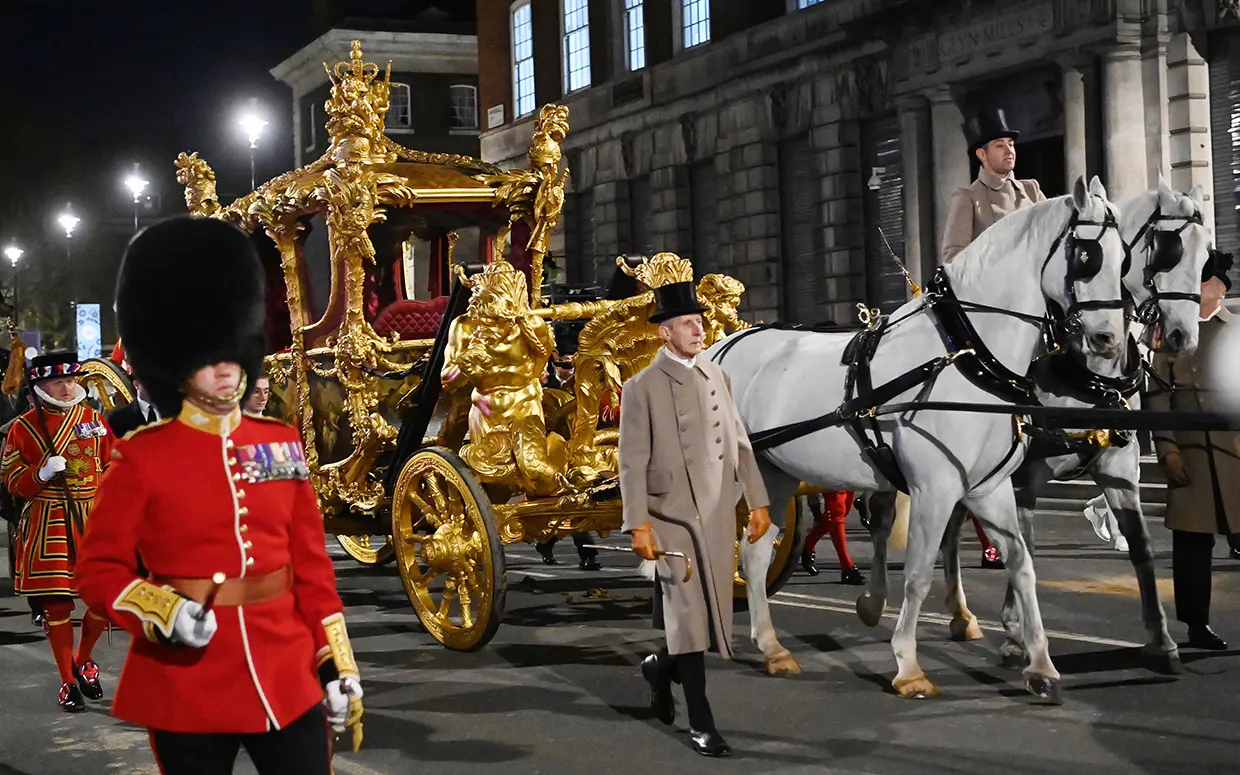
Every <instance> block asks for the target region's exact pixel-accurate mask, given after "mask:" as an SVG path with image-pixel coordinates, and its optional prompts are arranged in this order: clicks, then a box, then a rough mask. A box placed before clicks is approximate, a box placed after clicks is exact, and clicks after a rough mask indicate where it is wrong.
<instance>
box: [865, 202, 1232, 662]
mask: <svg viewBox="0 0 1240 775" xmlns="http://www.w3.org/2000/svg"><path fill="white" fill-rule="evenodd" d="M1201 197H1202V192H1201V189H1200V188H1194V189H1193V190H1192V191H1191V192H1189V193H1188V194H1178V193H1176V192H1175V191H1173V190H1171V189H1170V188H1169V187H1168V186H1167V185H1166V183H1165V182H1163V181H1162V180H1160V181H1159V186H1158V188H1157V189H1154V190H1152V191H1147V192H1144V193H1141V194H1138V195H1136V196H1134V197H1132V198H1129V199H1126V200H1125V201H1123V202H1122V203H1121V204H1120V212H1121V219H1120V234H1121V235H1122V237H1123V239H1124V244H1125V245H1127V246H1128V247H1129V257H1128V271H1127V272H1126V273H1125V274H1124V287H1125V288H1126V289H1127V290H1128V292H1129V293H1130V294H1131V295H1132V297H1133V301H1134V303H1135V306H1136V308H1137V309H1139V310H1141V309H1145V310H1149V311H1150V313H1152V314H1151V315H1149V316H1146V321H1147V322H1148V323H1150V324H1151V325H1154V324H1157V325H1159V326H1161V328H1162V340H1163V347H1164V348H1165V349H1166V350H1168V351H1170V352H1172V353H1191V352H1192V351H1193V350H1195V349H1196V347H1197V330H1198V329H1197V323H1198V317H1199V315H1200V302H1201V278H1202V274H1203V271H1204V268H1205V266H1206V262H1207V261H1208V260H1209V247H1210V234H1209V232H1208V230H1207V229H1206V227H1205V226H1204V225H1203V224H1202V222H1201ZM1154 315H1156V316H1157V317H1156V319H1155V318H1154V317H1153V316H1154ZM1072 357H1073V356H1072V355H1071V354H1067V355H1063V356H1060V357H1059V360H1060V362H1061V363H1063V362H1064V361H1068V360H1069V359H1071V358H1072ZM1139 358H1140V356H1139V355H1138V354H1137V352H1136V346H1135V342H1133V343H1131V346H1130V347H1129V348H1128V349H1127V350H1126V351H1125V357H1123V358H1121V359H1120V361H1119V362H1118V364H1117V369H1116V371H1115V373H1113V374H1110V375H1102V376H1104V377H1109V378H1110V379H1109V380H1099V383H1101V384H1100V386H1101V387H1105V388H1112V389H1116V390H1120V391H1122V392H1128V393H1129V394H1130V397H1128V404H1129V405H1130V406H1131V407H1132V408H1133V409H1140V408H1141V396H1140V393H1139V392H1135V391H1136V386H1137V385H1138V384H1139V378H1140V376H1141V372H1140V369H1141V364H1140V362H1139ZM1046 363H1047V364H1048V368H1047V369H1044V370H1042V373H1041V374H1039V377H1040V379H1039V383H1040V386H1045V387H1046V389H1039V390H1038V398H1039V399H1040V400H1041V401H1042V403H1044V404H1046V405H1048V406H1070V407H1091V406H1095V405H1097V401H1091V400H1089V398H1090V397H1089V396H1088V395H1082V394H1080V393H1077V394H1076V395H1073V394H1072V393H1073V392H1074V391H1072V390H1066V391H1064V390H1061V389H1060V388H1062V387H1063V386H1064V382H1065V380H1064V379H1063V377H1064V371H1065V369H1063V368H1056V367H1055V365H1053V364H1052V361H1050V360H1048V361H1047V362H1046ZM1063 365H1065V366H1067V369H1066V371H1071V368H1072V367H1071V366H1070V365H1068V364H1063ZM1125 383H1127V384H1125ZM1120 385H1123V387H1120ZM1095 395H1096V393H1095ZM1082 399H1084V400H1082ZM1139 456H1140V448H1139V445H1138V443H1137V441H1136V439H1131V440H1130V441H1129V442H1128V443H1127V444H1126V445H1125V446H1114V445H1113V446H1107V447H1103V448H1102V449H1101V450H1100V451H1097V450H1095V451H1092V452H1090V451H1083V452H1079V453H1072V454H1060V455H1056V456H1054V457H1040V458H1033V457H1028V458H1026V461H1025V464H1024V466H1022V469H1021V470H1020V472H1019V473H1018V474H1017V475H1016V476H1014V479H1016V480H1017V481H1018V482H1019V483H1020V486H1018V488H1017V492H1016V502H1017V506H1018V514H1019V517H1020V526H1021V532H1022V533H1023V534H1024V536H1025V542H1026V544H1028V546H1029V547H1030V549H1031V550H1032V547H1033V545H1034V542H1033V513H1034V508H1035V507H1036V506H1037V499H1038V493H1039V492H1040V491H1041V490H1042V488H1043V487H1045V486H1046V484H1047V483H1049V482H1050V481H1051V480H1052V479H1057V478H1063V477H1065V476H1066V475H1068V474H1070V473H1071V472H1075V471H1080V470H1082V469H1086V470H1088V472H1089V473H1090V475H1091V476H1092V477H1093V479H1094V481H1095V482H1097V484H1098V486H1099V487H1101V488H1102V491H1103V494H1104V495H1105V497H1106V500H1107V504H1108V505H1109V506H1110V507H1111V510H1112V512H1114V514H1115V515H1116V520H1117V522H1118V523H1119V526H1120V531H1121V532H1122V533H1123V535H1124V537H1125V538H1126V539H1127V540H1128V556H1129V559H1130V560H1131V562H1132V566H1133V569H1134V570H1135V571H1136V575H1137V587H1138V589H1139V590H1140V593H1141V618H1142V621H1143V622H1144V624H1145V627H1146V632H1147V636H1148V640H1147V641H1146V646H1145V649H1144V651H1145V653H1146V654H1147V655H1148V656H1150V657H1152V659H1153V661H1152V664H1151V666H1152V667H1153V668H1154V669H1155V670H1156V671H1158V672H1162V673H1168V674H1178V673H1179V672H1181V671H1182V670H1183V666H1182V665H1181V664H1180V656H1179V650H1178V649H1177V647H1176V644H1175V641H1174V640H1172V639H1171V636H1170V634H1169V633H1168V632H1167V615H1166V613H1165V612H1164V611H1163V607H1162V604H1161V603H1160V602H1159V599H1158V590H1157V587H1156V584H1155V578H1154V553H1153V549H1152V547H1151V544H1150V534H1149V530H1148V528H1147V527H1146V524H1145V515H1144V513H1143V512H1142V509H1141V492H1140V475H1141V468H1140V460H1139ZM871 515H872V516H871V528H872V530H874V533H873V539H874V541H875V544H876V546H878V545H882V546H885V545H886V542H887V534H888V532H889V531H890V525H891V523H892V518H891V517H890V516H883V517H881V518H877V519H876V518H875V517H877V516H879V515H878V514H877V512H875V511H874V510H872V511H871ZM963 521H964V511H963V509H961V510H958V512H957V514H955V515H954V517H953V519H952V522H951V524H950V526H949V528H948V531H947V534H946V535H945V536H944V539H943V546H942V548H943V570H944V575H945V577H946V582H947V590H948V594H947V600H948V605H949V607H950V608H951V610H952V613H953V621H963V622H964V626H963V627H960V626H957V627H953V629H952V635H953V637H954V638H956V639H958V640H976V639H980V638H981V637H982V633H981V630H980V628H979V627H978V626H977V620H976V618H975V617H974V616H973V614H972V613H971V612H970V611H969V610H968V606H967V604H966V602H965V596H964V588H963V586H962V582H961V577H960V552H959V544H960V529H961V526H962V524H963ZM886 574H887V568H886V563H885V561H884V562H882V563H879V561H878V554H877V552H876V555H875V562H874V567H873V569H872V571H871V575H870V585H869V588H868V590H867V592H866V593H864V594H868V595H870V596H872V597H874V598H876V599H884V598H885V597H886ZM1019 618H1020V611H1019V609H1018V607H1017V604H1016V598H1015V595H1014V593H1013V589H1012V587H1011V585H1010V584H1009V585H1008V590H1007V596H1006V598H1005V599H1004V605H1003V615H1002V620H1003V623H1004V630H1005V631H1006V638H1005V640H1004V642H1003V644H1002V645H1001V646H1000V647H999V654H1000V658H1001V661H1002V664H1003V665H1004V666H1005V667H1009V668H1013V669H1015V668H1019V667H1022V666H1023V665H1024V663H1025V661H1026V655H1025V651H1024V647H1023V645H1022V643H1021V639H1020V621H1019Z"/></svg>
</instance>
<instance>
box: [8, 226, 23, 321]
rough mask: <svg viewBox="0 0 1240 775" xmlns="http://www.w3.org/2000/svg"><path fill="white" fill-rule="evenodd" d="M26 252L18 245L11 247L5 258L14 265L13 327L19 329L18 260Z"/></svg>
mask: <svg viewBox="0 0 1240 775" xmlns="http://www.w3.org/2000/svg"><path fill="white" fill-rule="evenodd" d="M25 252H26V251H24V250H22V249H21V248H19V247H17V246H16V245H9V246H8V247H6V248H5V249H4V256H5V258H7V259H8V260H9V263H10V264H12V265H13V327H14V328H16V327H17V260H18V259H19V258H21V257H22V254H23V253H25Z"/></svg>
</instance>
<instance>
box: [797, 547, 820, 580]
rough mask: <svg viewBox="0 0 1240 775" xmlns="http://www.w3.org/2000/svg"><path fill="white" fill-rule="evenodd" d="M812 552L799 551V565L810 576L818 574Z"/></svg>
mask: <svg viewBox="0 0 1240 775" xmlns="http://www.w3.org/2000/svg"><path fill="white" fill-rule="evenodd" d="M816 559H817V558H815V557H814V553H813V552H801V567H802V568H804V569H805V572H806V573H808V574H809V575H811V576H817V575H818V563H817V562H816Z"/></svg>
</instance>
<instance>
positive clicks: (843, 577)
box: [840, 565, 865, 587]
mask: <svg viewBox="0 0 1240 775" xmlns="http://www.w3.org/2000/svg"><path fill="white" fill-rule="evenodd" d="M840 583H841V584H847V585H848V586H850V587H864V586H865V576H862V575H861V571H860V570H858V568H857V566H856V565H849V566H848V567H847V568H845V569H843V570H842V571H840Z"/></svg>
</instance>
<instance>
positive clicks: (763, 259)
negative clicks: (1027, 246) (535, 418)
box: [478, 0, 1240, 323]
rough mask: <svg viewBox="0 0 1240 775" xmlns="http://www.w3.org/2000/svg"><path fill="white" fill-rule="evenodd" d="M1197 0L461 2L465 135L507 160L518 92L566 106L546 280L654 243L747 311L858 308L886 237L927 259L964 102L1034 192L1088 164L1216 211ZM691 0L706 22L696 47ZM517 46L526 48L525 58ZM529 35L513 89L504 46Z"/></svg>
mask: <svg viewBox="0 0 1240 775" xmlns="http://www.w3.org/2000/svg"><path fill="white" fill-rule="evenodd" d="M1228 1H1229V0H1225V2H1228ZM1184 2H1185V3H1197V4H1198V5H1201V4H1203V0H1184ZM802 6H806V7H802ZM635 7H639V8H640V9H641V11H642V19H641V22H642V23H641V24H640V25H639V24H637V23H635V21H634V17H633V9H634V8H635ZM523 8H524V9H525V10H522V9H523ZM582 8H584V9H585V17H584V18H585V19H586V26H585V31H584V35H583V33H582V32H581V30H582V20H583V16H582ZM566 11H567V12H569V13H567V14H566ZM1191 11H1192V9H1186V8H1184V7H1181V3H1180V2H1178V0H1021V2H996V1H993V0H992V1H985V0H819V1H818V2H807V0H787V2H784V1H783V0H780V2H776V1H775V0H516V2H513V0H478V19H479V26H478V34H479V83H480V107H481V111H482V113H483V114H484V116H485V118H484V127H483V134H482V141H481V144H482V154H483V157H484V158H485V159H487V160H489V161H493V162H496V163H499V164H502V165H508V164H513V165H516V164H523V163H524V159H523V154H524V151H525V149H526V147H527V146H528V144H529V140H530V134H531V132H532V131H533V118H534V116H535V115H536V108H534V109H533V112H525V114H524V115H514V113H515V112H520V111H514V107H516V108H518V109H519V108H522V107H524V108H525V109H526V111H529V110H530V109H531V108H530V106H532V105H536V106H541V105H542V104H544V103H546V102H559V103H562V104H565V105H567V106H568V107H569V108H570V110H571V115H570V119H569V120H570V124H571V131H570V133H569V136H568V138H567V140H566V141H565V143H564V148H565V152H566V158H567V159H568V162H569V166H570V169H571V182H570V191H569V196H568V201H567V204H566V206H565V213H564V219H563V221H562V224H561V227H560V229H559V234H558V235H557V239H556V242H555V243H554V244H553V251H554V252H555V253H557V254H558V255H560V256H562V258H563V260H562V262H560V263H561V265H562V271H563V275H564V277H563V278H562V279H565V280H567V281H569V282H583V283H591V282H595V283H603V284H605V283H606V282H607V280H608V278H609V277H610V275H611V272H612V271H613V267H614V260H615V256H616V255H617V254H619V253H624V252H643V253H650V252H652V251H659V250H670V251H674V252H677V253H679V254H681V255H683V256H686V257H688V258H690V259H692V260H693V262H694V266H695V268H696V270H697V271H698V273H699V274H701V273H706V272H710V271H724V272H727V273H729V274H732V275H734V276H736V277H737V278H739V279H740V280H742V281H743V282H744V283H745V284H746V286H747V293H746V299H745V307H744V308H743V312H744V313H745V315H746V317H748V318H749V319H761V320H773V319H782V320H787V321H794V322H813V321H819V320H824V319H832V320H834V321H836V322H840V323H844V322H854V321H855V320H856V304H857V303H858V302H864V303H866V304H867V305H871V306H881V307H883V308H885V309H891V308H893V307H894V306H897V305H898V304H899V303H902V302H903V301H904V299H905V298H906V286H905V283H904V280H903V277H902V276H901V274H900V272H899V270H898V268H897V266H896V264H895V262H894V261H893V260H892V258H891V253H892V252H894V253H895V254H897V255H899V256H901V257H902V258H903V260H904V261H905V263H906V264H907V266H908V268H909V271H910V273H911V274H912V276H913V279H914V280H915V281H921V280H922V278H924V277H926V276H928V274H929V272H930V271H932V269H933V267H934V266H935V265H937V263H938V259H937V254H938V244H939V238H940V235H941V233H942V229H943V224H944V220H945V216H946V207H947V204H948V201H949V199H950V196H951V193H952V192H953V191H954V190H955V189H956V188H958V187H960V186H964V185H967V184H968V183H969V182H970V180H971V179H972V178H973V176H974V175H975V174H976V163H975V162H972V161H971V159H970V157H969V154H968V152H967V148H966V141H965V137H964V134H963V131H962V123H963V121H964V117H965V115H966V114H967V113H968V112H970V111H971V110H974V109H978V108H983V107H988V106H994V107H1002V108H1004V109H1005V110H1006V111H1007V114H1008V117H1009V120H1010V121H1011V122H1012V123H1014V124H1015V125H1016V126H1017V127H1018V128H1019V129H1021V130H1022V133H1023V134H1022V138H1021V142H1020V143H1018V146H1017V147H1018V151H1017V174H1018V175H1019V176H1021V177H1036V178H1038V179H1039V181H1040V182H1041V183H1042V188H1043V189H1044V190H1045V191H1046V193H1047V194H1048V195H1051V196H1053V195H1056V194H1063V193H1068V191H1069V189H1070V185H1071V181H1072V180H1073V179H1074V178H1075V177H1076V176H1077V175H1094V174H1097V175H1099V176H1100V177H1101V179H1102V181H1103V182H1104V184H1105V185H1106V186H1107V190H1108V192H1109V194H1110V195H1111V198H1112V199H1114V200H1120V199H1122V198H1123V197H1125V196H1127V195H1131V194H1134V193H1137V192H1139V191H1142V190H1145V189H1149V188H1152V187H1153V186H1155V185H1156V184H1157V180H1158V176H1159V174H1160V172H1161V174H1163V175H1164V176H1165V177H1166V179H1167V180H1168V182H1169V183H1171V184H1172V185H1173V187H1175V188H1176V189H1179V190H1182V191H1187V190H1189V189H1190V188H1192V187H1193V186H1194V185H1197V184H1200V185H1201V186H1202V187H1203V189H1204V190H1205V191H1206V196H1207V208H1206V210H1207V221H1208V224H1212V223H1213V220H1214V219H1213V214H1214V213H1213V209H1214V200H1213V189H1214V181H1215V175H1214V171H1213V170H1212V166H1211V165H1212V157H1217V156H1218V153H1217V149H1215V148H1214V147H1213V144H1212V141H1211V121H1210V116H1211V102H1210V99H1211V95H1210V77H1209V74H1208V71H1207V68H1206V63H1205V60H1204V58H1203V51H1202V50H1201V49H1202V48H1203V47H1204V46H1205V42H1204V38H1203V36H1202V35H1201V34H1198V32H1197V31H1196V29H1195V28H1199V27H1201V26H1202V24H1201V23H1200V22H1199V21H1198V22H1194V20H1193V14H1192V12H1191ZM703 12H705V13H706V14H708V16H709V20H708V23H707V26H709V27H711V28H710V29H709V31H708V32H707V33H706V36H707V40H706V42H701V43H697V41H698V40H700V39H701V37H702V30H701V26H702V25H701V19H702V14H703ZM1198 15H1199V16H1200V14H1198ZM1211 18H1213V17H1211ZM514 20H515V21H514ZM516 22H520V24H518V23H516ZM524 24H528V25H529V26H530V27H532V30H530V29H528V28H526V27H523V26H522V25H524ZM694 24H696V25H697V28H696V29H694V30H690V29H689V28H690V26H692V25H694ZM574 35H575V37H574ZM583 39H587V40H588V47H587V48H586V49H585V50H584V51H583V45H582V40H583ZM635 41H636V42H635ZM514 42H515V43H520V44H523V45H526V44H528V48H526V49H523V50H522V51H521V52H520V54H521V56H520V57H518V56H517V53H518V52H516V51H515V50H514ZM686 43H696V45H690V46H686ZM639 44H640V45H644V50H643V54H644V61H643V57H636V58H635V57H634V51H635V49H636V48H638V47H639ZM1236 51H1237V63H1238V64H1237V67H1236V71H1235V72H1236V75H1237V78H1236V81H1237V85H1238V86H1240V45H1237V47H1236ZM531 53H532V65H533V67H532V70H533V75H534V77H533V79H528V78H527V81H526V83H524V84H523V83H521V82H520V78H519V76H520V75H521V73H520V72H518V70H519V67H518V65H520V62H518V61H517V60H518V59H522V58H524V59H527V60H528V59H529V58H530V56H529V55H530V54H531ZM583 62H588V63H589V71H588V72H587V73H585V78H584V79H583V78H582V77H581V76H582V72H581V71H582V69H583V68H582V63H583ZM565 63H569V66H570V68H572V69H575V72H574V73H573V74H572V76H573V77H571V78H569V77H565V72H564V70H565ZM636 65H641V66H636ZM531 81H532V91H533V93H532V94H530V93H529V92H530V90H531ZM570 87H571V88H570ZM1216 96H1217V95H1216ZM514 98H515V99H514ZM1215 123H1216V125H1217V123H1218V122H1217V120H1216V122H1215ZM1215 131H1216V132H1217V131H1218V130H1217V129H1216V130H1215ZM1237 155H1238V157H1240V153H1238V154H1237ZM1228 202H1229V203H1228V206H1229V207H1230V206H1231V200H1228ZM1225 247H1226V245H1225Z"/></svg>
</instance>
